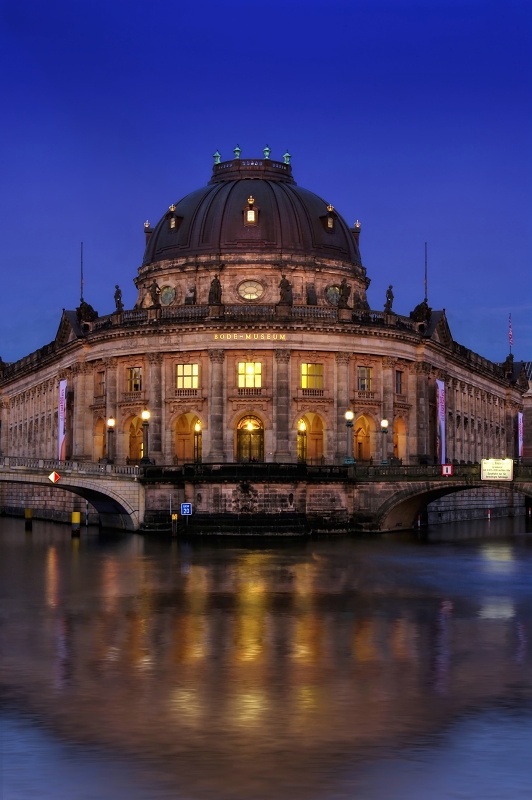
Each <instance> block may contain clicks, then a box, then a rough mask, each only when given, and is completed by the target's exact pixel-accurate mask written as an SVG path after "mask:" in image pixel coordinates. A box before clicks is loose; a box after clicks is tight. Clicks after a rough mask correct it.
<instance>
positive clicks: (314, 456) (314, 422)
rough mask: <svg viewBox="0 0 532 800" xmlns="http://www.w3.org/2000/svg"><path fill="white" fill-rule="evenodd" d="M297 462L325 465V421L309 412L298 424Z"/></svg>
mask: <svg viewBox="0 0 532 800" xmlns="http://www.w3.org/2000/svg"><path fill="white" fill-rule="evenodd" d="M297 460H298V462H299V463H307V464H322V463H323V421H322V419H321V417H320V416H318V414H314V412H312V411H309V412H308V413H307V414H304V416H302V417H301V419H300V420H299V422H298V423H297Z"/></svg>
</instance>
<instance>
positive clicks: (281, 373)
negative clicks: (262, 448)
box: [273, 350, 294, 463]
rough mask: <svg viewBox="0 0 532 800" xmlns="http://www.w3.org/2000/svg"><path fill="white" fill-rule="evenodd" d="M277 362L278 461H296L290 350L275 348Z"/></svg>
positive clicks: (275, 426) (275, 456)
mask: <svg viewBox="0 0 532 800" xmlns="http://www.w3.org/2000/svg"><path fill="white" fill-rule="evenodd" d="M273 352H274V355H275V360H276V362H277V380H276V396H275V398H274V405H273V421H274V422H273V424H274V435H275V450H274V454H273V460H274V461H277V463H283V462H288V461H294V455H293V453H291V452H290V350H274V351H273Z"/></svg>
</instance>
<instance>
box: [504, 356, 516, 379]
mask: <svg viewBox="0 0 532 800" xmlns="http://www.w3.org/2000/svg"><path fill="white" fill-rule="evenodd" d="M502 368H503V370H504V375H505V376H506V377H507V378H511V377H512V375H513V373H514V355H513V353H510V354H509V355H507V356H506V361H505V362H504V364H503V365H502Z"/></svg>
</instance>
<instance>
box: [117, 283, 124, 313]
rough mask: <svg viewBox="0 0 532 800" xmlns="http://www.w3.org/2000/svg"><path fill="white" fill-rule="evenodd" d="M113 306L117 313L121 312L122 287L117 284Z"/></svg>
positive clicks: (122, 305) (122, 308)
mask: <svg viewBox="0 0 532 800" xmlns="http://www.w3.org/2000/svg"><path fill="white" fill-rule="evenodd" d="M115 306H116V310H117V313H118V314H121V313H122V311H123V310H124V304H123V302H122V289H121V288H120V286H119V285H118V284H116V286H115Z"/></svg>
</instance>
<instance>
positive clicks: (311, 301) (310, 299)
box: [307, 283, 318, 306]
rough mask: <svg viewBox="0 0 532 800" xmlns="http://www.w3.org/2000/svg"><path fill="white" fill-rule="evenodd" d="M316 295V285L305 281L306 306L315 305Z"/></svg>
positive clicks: (316, 301) (316, 303) (316, 302)
mask: <svg viewBox="0 0 532 800" xmlns="http://www.w3.org/2000/svg"><path fill="white" fill-rule="evenodd" d="M317 305H318V296H317V295H316V287H315V286H314V284H313V283H307V306H317Z"/></svg>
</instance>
